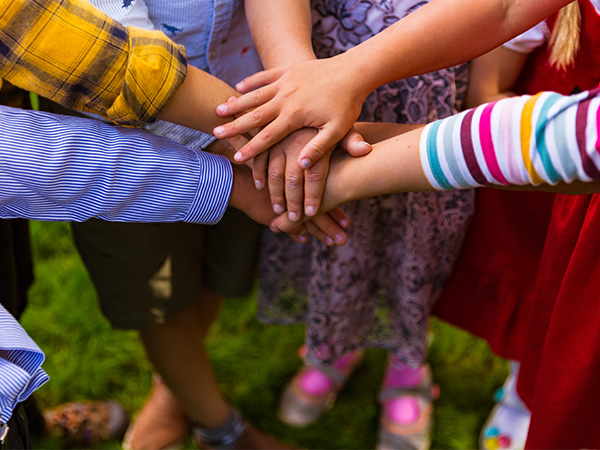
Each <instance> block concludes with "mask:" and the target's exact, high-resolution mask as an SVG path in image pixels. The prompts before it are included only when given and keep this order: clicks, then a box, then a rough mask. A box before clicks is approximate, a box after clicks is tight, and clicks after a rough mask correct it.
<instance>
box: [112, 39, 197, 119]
mask: <svg viewBox="0 0 600 450" xmlns="http://www.w3.org/2000/svg"><path fill="white" fill-rule="evenodd" d="M127 31H128V33H129V45H130V53H129V59H128V61H127V69H126V72H125V79H124V80H121V81H123V83H122V86H121V91H120V93H119V95H118V96H117V98H116V99H115V101H114V103H113V104H112V105H111V107H110V108H109V109H108V110H107V111H106V114H105V115H106V117H107V118H108V119H110V120H111V121H113V122H114V123H117V124H121V125H134V126H140V125H143V124H145V123H148V122H152V121H153V120H154V119H155V118H156V116H157V115H158V113H159V112H160V111H161V110H162V109H163V108H164V107H165V106H166V104H167V103H168V102H169V101H170V100H171V97H173V95H174V94H175V92H176V91H177V89H179V86H181V84H182V83H183V80H184V79H185V77H186V75H187V60H186V54H185V47H184V46H183V45H178V44H175V43H174V42H172V41H171V40H170V39H168V38H167V37H166V36H165V35H164V34H163V33H162V32H161V31H150V30H144V29H141V28H135V27H128V28H127Z"/></svg>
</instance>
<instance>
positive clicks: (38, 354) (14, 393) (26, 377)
mask: <svg viewBox="0 0 600 450" xmlns="http://www.w3.org/2000/svg"><path fill="white" fill-rule="evenodd" d="M0 330H2V332H0V423H3V424H5V423H6V422H8V419H10V417H11V416H12V412H13V409H14V408H15V406H16V405H17V403H20V402H22V401H23V400H25V399H26V398H27V397H29V395H31V393H32V392H33V391H35V390H36V389H37V388H39V387H40V386H41V385H42V384H44V383H45V382H46V381H48V375H47V374H46V372H44V370H43V369H42V363H43V362H44V353H43V352H42V351H41V350H40V349H39V347H38V346H37V345H36V344H35V342H33V340H32V339H31V338H30V337H29V335H28V334H27V333H26V332H25V330H24V329H23V328H22V327H21V325H19V323H18V322H17V321H16V320H15V319H14V318H13V316H11V315H10V313H9V312H8V311H6V309H4V307H3V306H2V305H0Z"/></svg>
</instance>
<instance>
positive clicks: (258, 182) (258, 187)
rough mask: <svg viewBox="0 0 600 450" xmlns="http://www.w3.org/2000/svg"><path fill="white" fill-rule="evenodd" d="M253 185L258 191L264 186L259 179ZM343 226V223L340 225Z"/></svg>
mask: <svg viewBox="0 0 600 450" xmlns="http://www.w3.org/2000/svg"><path fill="white" fill-rule="evenodd" d="M254 186H256V189H258V190H259V191H260V190H261V189H262V188H264V187H265V186H264V185H263V184H262V181H259V180H254ZM342 226H343V225H342Z"/></svg>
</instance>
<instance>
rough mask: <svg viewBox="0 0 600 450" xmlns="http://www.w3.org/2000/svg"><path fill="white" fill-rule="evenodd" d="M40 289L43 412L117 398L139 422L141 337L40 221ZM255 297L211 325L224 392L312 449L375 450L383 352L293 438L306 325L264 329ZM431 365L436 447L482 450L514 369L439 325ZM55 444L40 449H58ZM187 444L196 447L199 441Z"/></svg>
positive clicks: (36, 290) (260, 421)
mask: <svg viewBox="0 0 600 450" xmlns="http://www.w3.org/2000/svg"><path fill="white" fill-rule="evenodd" d="M32 241H33V246H34V258H35V273H36V281H35V283H34V286H33V288H32V289H31V291H30V305H29V307H28V309H27V311H26V313H25V315H24V317H23V321H22V322H23V325H24V327H25V328H26V329H27V331H28V332H29V334H30V335H31V336H32V338H33V339H34V340H35V341H36V342H37V343H38V345H39V346H40V347H41V348H42V350H44V352H45V353H46V362H45V363H44V368H45V369H46V371H47V372H48V374H49V375H50V378H51V379H50V381H49V382H48V383H47V384H46V385H45V386H43V387H42V388H41V389H40V390H39V391H38V392H37V399H38V403H39V405H40V406H41V407H44V408H45V407H51V406H54V405H58V404H59V403H62V402H66V401H74V400H103V399H115V400H118V401H119V402H121V403H122V404H123V406H124V407H125V408H126V409H127V411H128V412H129V413H130V414H131V415H133V414H135V412H136V411H137V409H138V408H139V407H140V406H141V405H142V403H143V401H144V399H145V397H146V394H147V393H148V391H149V389H150V385H151V367H150V364H149V363H148V361H147V360H146V357H145V354H144V350H143V348H142V346H141V344H140V343H139V341H138V338H137V334H136V333H135V332H124V331H114V330H112V329H111V328H110V326H109V324H108V322H107V321H106V320H105V319H104V318H103V316H102V315H101V313H100V310H99V308H98V304H97V301H96V295H95V291H94V289H93V287H92V284H91V282H90V280H89V278H88V275H87V272H86V270H85V268H84V266H83V264H82V262H81V261H80V259H79V256H78V254H77V251H76V250H75V248H74V246H73V244H72V240H71V234H70V230H69V227H68V225H66V224H62V223H42V222H32ZM255 303H256V302H255V296H254V295H253V296H251V297H250V298H247V299H231V300H228V301H226V302H225V306H224V308H223V310H222V311H221V314H220V317H219V320H218V321H217V323H216V324H215V325H214V326H213V329H212V333H211V336H210V339H209V344H208V345H209V352H210V354H211V356H212V359H213V362H214V368H215V371H216V373H217V375H218V378H219V381H220V383H221V386H222V390H223V392H224V393H225V394H226V396H227V397H228V398H229V400H230V401H231V402H232V403H233V404H235V405H237V406H238V407H239V408H240V409H241V410H242V411H243V412H244V414H245V415H246V416H247V417H249V418H250V419H251V420H252V421H253V422H254V423H255V424H256V425H257V426H258V427H259V428H261V429H263V430H265V431H267V432H269V433H270V434H272V435H273V436H275V437H277V438H279V439H280V440H282V441H284V442H286V443H288V444H290V445H294V446H298V447H301V448H308V449H368V448H374V446H375V441H376V434H377V424H378V414H379V408H378V405H377V402H376V398H377V392H378V388H379V385H380V383H381V380H382V375H383V371H384V365H385V352H384V351H382V350H377V349H375V350H369V351H368V352H367V355H366V358H365V361H364V363H363V364H362V365H361V366H360V367H359V368H358V370H357V372H356V373H355V375H354V377H353V378H352V379H351V380H350V382H349V384H348V385H347V387H346V389H344V391H343V392H342V394H341V395H340V397H339V398H338V401H337V403H336V405H335V408H334V409H333V410H332V411H331V412H330V413H329V414H328V415H326V416H325V417H324V418H323V419H322V420H321V421H320V422H318V423H317V424H315V425H313V426H310V427H308V428H306V429H302V430H299V429H294V428H291V427H289V426H287V425H285V424H283V423H281V422H279V421H278V420H277V417H276V414H275V410H276V405H277V400H278V395H279V393H280V391H281V389H282V387H283V386H284V385H285V383H286V382H287V380H288V379H289V378H290V377H291V376H292V374H293V373H294V372H295V371H296V370H297V369H298V367H300V360H299V359H298V358H297V356H296V350H297V348H298V347H299V346H300V345H301V344H302V342H303V335H304V328H303V326H300V325H298V326H275V325H263V324H260V323H259V322H257V320H256V304H255ZM433 332H434V340H433V343H432V346H431V350H430V363H431V366H432V368H433V373H434V377H435V380H436V382H437V383H438V384H439V385H440V388H441V397H440V399H439V400H437V401H436V402H435V412H434V417H435V429H434V434H433V448H443V449H469V448H477V439H478V434H479V431H480V429H481V426H482V425H483V423H484V421H485V419H486V417H487V414H488V413H489V411H490V409H491V407H492V397H493V394H494V391H495V390H496V388H497V387H498V386H500V385H501V384H502V383H503V381H504V378H505V376H506V370H507V369H506V363H505V362H504V361H503V360H501V359H498V358H496V357H494V356H493V355H492V354H491V353H490V351H489V349H488V347H487V345H486V344H485V343H484V342H482V341H480V340H477V339H475V338H473V337H471V336H469V335H467V334H466V333H464V332H461V331H459V330H457V329H455V328H453V327H450V326H448V325H446V324H444V323H442V322H440V321H435V320H434V322H433ZM60 445H61V444H60V443H59V442H55V441H48V440H46V441H42V442H35V443H34V447H35V448H47V449H50V448H60ZM188 445H189V446H190V447H191V448H193V444H192V443H191V442H189V443H188ZM102 448H120V445H119V443H118V442H112V443H108V444H104V445H103V446H102Z"/></svg>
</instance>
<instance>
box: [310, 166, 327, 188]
mask: <svg viewBox="0 0 600 450" xmlns="http://www.w3.org/2000/svg"><path fill="white" fill-rule="evenodd" d="M324 180H325V177H324V176H323V174H322V173H321V172H320V171H313V170H307V171H306V182H307V183H310V184H313V185H314V184H321V183H322V182H323V181H324Z"/></svg>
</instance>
